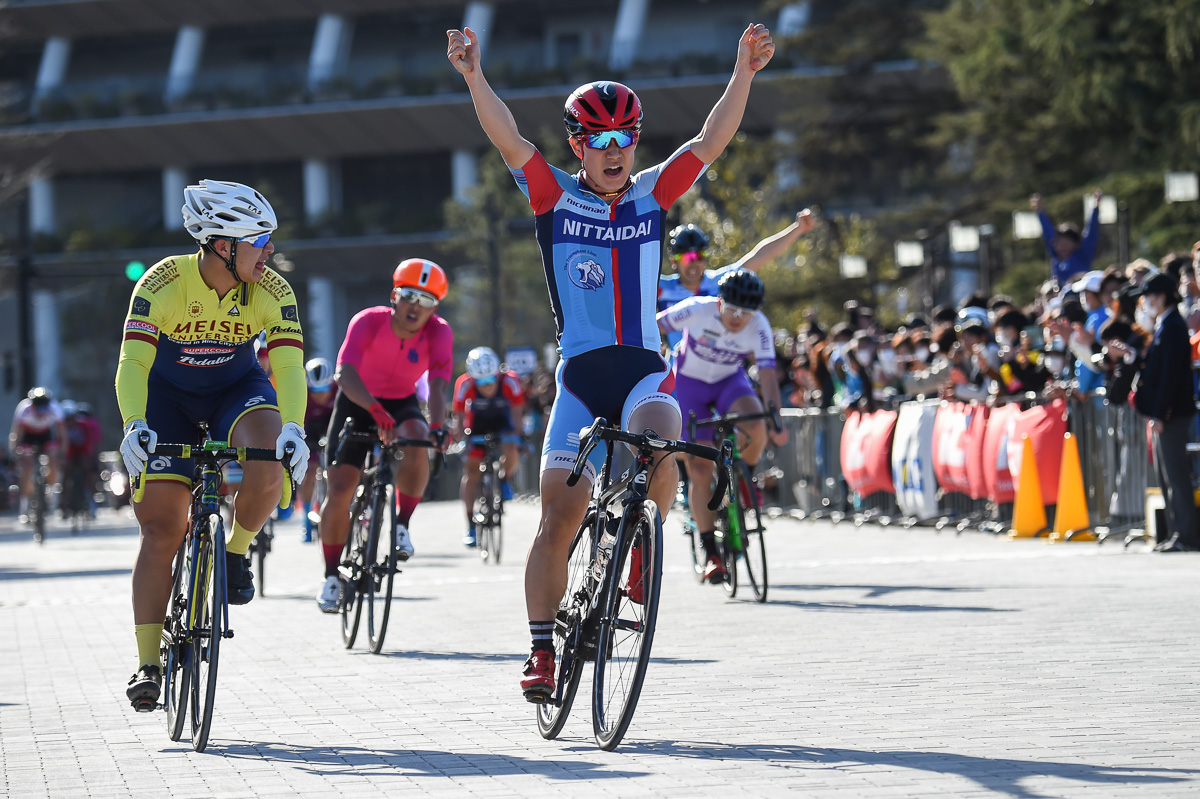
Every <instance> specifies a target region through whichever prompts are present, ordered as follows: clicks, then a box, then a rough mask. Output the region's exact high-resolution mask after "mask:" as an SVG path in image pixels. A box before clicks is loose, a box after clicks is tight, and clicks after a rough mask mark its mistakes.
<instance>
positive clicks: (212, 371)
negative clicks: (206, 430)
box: [117, 253, 308, 426]
mask: <svg viewBox="0 0 1200 799" xmlns="http://www.w3.org/2000/svg"><path fill="white" fill-rule="evenodd" d="M199 258H200V256H199V253H193V254H192V255H176V256H172V257H170V258H164V259H163V260H161V261H159V262H158V263H157V264H155V265H154V266H153V267H151V268H150V269H149V270H148V271H147V272H146V274H144V275H142V278H141V280H139V281H138V282H137V285H136V286H135V287H134V289H133V297H132V299H131V300H130V303H129V313H128V315H127V316H126V317H125V337H124V340H123V341H122V343H121V357H120V360H119V361H118V363H117V403H118V404H119V405H120V407H121V417H122V419H123V420H124V424H125V425H126V426H127V425H128V424H129V423H130V422H132V421H134V420H135V419H142V420H144V419H145V418H146V401H147V395H148V387H149V384H150V383H151V382H155V383H165V384H167V386H168V387H171V388H174V389H177V390H179V391H181V392H184V393H186V394H214V393H220V392H221V391H222V390H224V389H225V388H227V387H229V386H231V385H234V384H236V383H238V382H239V381H240V380H241V379H243V378H244V377H245V376H246V375H247V374H248V373H250V372H251V371H252V370H260V367H259V365H258V360H257V358H256V357H255V355H254V339H255V338H256V337H257V336H258V334H259V333H260V332H261V331H263V330H266V331H267V348H268V356H269V358H270V361H271V370H272V372H273V373H274V375H275V378H276V386H277V389H278V395H279V413H280V415H281V416H282V417H283V421H284V422H285V423H286V422H295V423H296V424H299V425H303V423H304V406H305V403H306V401H307V395H308V388H307V382H306V380H305V375H304V335H303V333H302V331H301V329H300V315H299V313H298V312H297V309H296V296H295V294H293V293H292V287H291V286H290V285H288V282H287V281H286V280H284V279H283V278H282V277H281V276H280V275H279V274H278V273H277V272H275V271H273V270H271V269H270V268H268V269H267V270H266V271H265V272H264V274H263V277H262V280H261V281H260V282H258V283H243V284H239V285H238V286H237V287H236V288H234V289H232V290H230V291H229V293H228V294H226V295H225V296H224V297H220V296H218V295H217V292H215V291H214V290H213V289H211V288H209V287H208V285H207V284H206V283H205V282H204V279H203V278H202V277H201V276H200V263H199Z"/></svg>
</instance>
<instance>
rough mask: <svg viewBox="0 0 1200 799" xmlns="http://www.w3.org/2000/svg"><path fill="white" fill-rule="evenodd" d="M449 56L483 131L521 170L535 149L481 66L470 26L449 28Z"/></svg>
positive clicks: (510, 161) (477, 48)
mask: <svg viewBox="0 0 1200 799" xmlns="http://www.w3.org/2000/svg"><path fill="white" fill-rule="evenodd" d="M446 38H447V40H448V41H447V45H446V58H448V59H450V63H451V64H452V65H453V66H454V68H455V69H457V70H458V71H459V73H460V74H461V75H462V76H463V79H464V80H465V81H466V82H467V88H468V89H469V90H470V92H471V102H473V103H474V104H475V113H476V114H477V115H478V116H479V124H480V125H481V126H482V127H483V132H484V133H486V134H487V137H488V138H489V139H491V140H492V144H494V145H495V146H496V149H497V150H499V151H500V155H501V157H503V158H504V163H506V164H508V166H509V168H510V169H520V168H521V167H523V166H525V164H526V163H527V162H528V161H529V159H530V158H532V157H533V154H534V152H536V149H535V148H534V146H533V145H532V144H530V143H529V142H528V141H527V140H526V139H525V138H524V137H522V136H521V132H520V131H518V130H517V121H516V120H515V119H513V115H512V112H511V111H509V110H508V106H506V105H505V104H504V102H503V101H501V99H500V98H499V97H497V96H496V93H495V92H494V91H492V87H491V86H489V85H488V82H487V79H485V78H484V77H483V67H482V66H481V65H480V55H481V53H480V49H479V40H478V38H477V37H476V36H475V32H474V31H473V30H471V29H470V28H466V29H465V30H461V31H460V30H449V31H446Z"/></svg>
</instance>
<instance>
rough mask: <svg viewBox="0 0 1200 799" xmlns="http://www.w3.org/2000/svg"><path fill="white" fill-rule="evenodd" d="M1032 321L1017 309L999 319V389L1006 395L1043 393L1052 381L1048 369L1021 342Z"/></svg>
mask: <svg viewBox="0 0 1200 799" xmlns="http://www.w3.org/2000/svg"><path fill="white" fill-rule="evenodd" d="M1028 324H1029V318H1028V317H1026V316H1025V314H1023V313H1021V312H1020V311H1017V310H1009V311H1006V312H1004V313H1002V314H1001V315H1000V316H998V317H997V318H996V343H997V344H999V345H1000V353H999V354H1000V386H1001V388H1002V389H1003V391H1004V393H1005V394H1022V393H1024V392H1026V391H1034V392H1040V391H1041V390H1042V389H1044V388H1045V387H1046V383H1048V382H1049V381H1050V375H1049V374H1048V373H1047V372H1046V368H1045V367H1044V366H1042V364H1040V363H1039V362H1038V358H1037V356H1036V354H1034V353H1030V352H1029V350H1028V348H1027V347H1026V345H1025V342H1024V341H1023V340H1022V333H1021V331H1022V330H1024V329H1025V328H1026V327H1027V326H1028Z"/></svg>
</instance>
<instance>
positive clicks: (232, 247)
mask: <svg viewBox="0 0 1200 799" xmlns="http://www.w3.org/2000/svg"><path fill="white" fill-rule="evenodd" d="M200 246H201V247H203V248H205V249H207V250H208V251H209V252H211V253H212V254H213V255H215V256H217V258H219V259H220V261H221V263H223V264H225V268H226V269H228V270H229V274H231V275H233V279H234V280H236V281H237V282H238V283H239V285H238V291H239V292H240V296H239V300H238V304H239V305H248V304H249V301H250V291H249V288H250V287H249V286H247V285H246V283H245V281H243V280H242V279H241V278H240V277H238V273H237V239H235V238H232V237H231V238H230V239H229V257H228V258H226V257H225V256H223V255H221V253H219V252H217V248H216V247H214V246H212V241H211V240H210V241H206V242H204V244H202V245H200Z"/></svg>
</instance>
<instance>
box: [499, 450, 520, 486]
mask: <svg viewBox="0 0 1200 799" xmlns="http://www.w3.org/2000/svg"><path fill="white" fill-rule="evenodd" d="M520 468H521V450H520V447H519V446H518V445H517V443H516V442H515V441H506V442H504V443H503V444H501V445H500V476H501V477H502V478H503V479H505V480H511V479H512V476H513V475H514V474H516V473H517V469H520Z"/></svg>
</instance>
